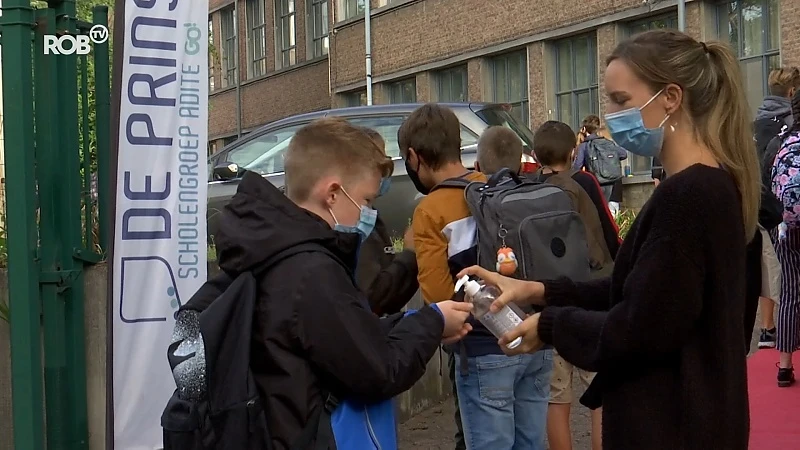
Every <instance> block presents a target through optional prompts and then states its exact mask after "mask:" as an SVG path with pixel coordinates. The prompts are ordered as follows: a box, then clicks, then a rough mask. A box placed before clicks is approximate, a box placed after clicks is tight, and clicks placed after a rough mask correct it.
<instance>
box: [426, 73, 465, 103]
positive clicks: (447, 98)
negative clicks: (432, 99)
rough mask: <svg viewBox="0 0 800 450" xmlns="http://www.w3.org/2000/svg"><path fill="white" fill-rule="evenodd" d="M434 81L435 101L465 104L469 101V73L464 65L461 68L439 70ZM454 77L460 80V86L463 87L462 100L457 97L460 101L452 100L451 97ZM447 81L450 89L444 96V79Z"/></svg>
mask: <svg viewBox="0 0 800 450" xmlns="http://www.w3.org/2000/svg"><path fill="white" fill-rule="evenodd" d="M434 77H435V78H434V80H435V83H436V100H437V101H439V102H444V103H466V102H468V101H469V72H468V69H467V66H466V65H461V66H454V67H448V68H446V69H442V70H439V71H437V72H436V73H435V75H434ZM456 77H458V78H461V86H463V88H464V89H463V90H462V92H461V94H463V98H461V97H459V98H460V99H457V100H454V97H453V95H452V94H453V80H454V79H456ZM445 78H447V79H449V82H450V88H449V90H448V91H449V92H447V95H443V94H444V87H443V85H444V83H443V81H444V79H445Z"/></svg>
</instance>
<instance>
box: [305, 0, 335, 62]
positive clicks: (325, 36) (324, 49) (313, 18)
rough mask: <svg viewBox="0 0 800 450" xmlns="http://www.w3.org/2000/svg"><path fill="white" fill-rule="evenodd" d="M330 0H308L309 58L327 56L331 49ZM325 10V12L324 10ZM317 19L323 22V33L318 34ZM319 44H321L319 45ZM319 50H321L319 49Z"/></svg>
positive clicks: (307, 40)
mask: <svg viewBox="0 0 800 450" xmlns="http://www.w3.org/2000/svg"><path fill="white" fill-rule="evenodd" d="M328 8H329V4H328V0H308V1H307V2H306V11H307V14H306V34H307V36H306V42H307V43H308V45H307V47H308V55H309V56H310V58H309V59H313V58H322V57H323V56H327V55H328V52H329V50H330V37H329V31H330V27H329V24H328V22H329V12H330V11H329V10H328ZM318 11H319V12H320V14H317V12H318ZM323 11H324V14H322V12H323ZM317 21H320V22H322V33H321V34H319V35H317ZM317 44H319V45H317ZM318 50H319V51H318Z"/></svg>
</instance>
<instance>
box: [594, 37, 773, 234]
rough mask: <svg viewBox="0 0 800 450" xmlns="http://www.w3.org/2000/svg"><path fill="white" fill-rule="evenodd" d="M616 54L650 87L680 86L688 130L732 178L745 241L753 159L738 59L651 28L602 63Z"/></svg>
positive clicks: (756, 190)
mask: <svg viewBox="0 0 800 450" xmlns="http://www.w3.org/2000/svg"><path fill="white" fill-rule="evenodd" d="M616 59H621V60H623V61H625V62H626V63H627V64H628V66H629V67H630V68H631V69H632V70H633V71H634V73H635V74H636V75H637V76H638V77H639V78H640V79H642V80H643V81H645V82H646V83H647V84H648V85H649V86H650V88H651V89H652V91H653V92H657V91H659V90H660V89H662V88H664V87H665V86H666V85H668V84H672V83H674V84H677V85H678V86H680V87H681V88H682V89H683V92H684V97H683V105H682V106H683V109H684V111H686V113H687V114H688V115H689V117H690V118H691V121H692V124H693V127H694V132H695V133H696V135H697V137H698V139H699V140H700V141H701V142H703V143H704V144H705V145H706V146H707V147H708V148H709V149H710V150H711V152H712V153H713V155H714V157H715V158H716V159H717V161H719V162H720V163H721V164H722V165H723V166H724V167H725V169H726V170H727V171H728V172H729V173H730V174H731V175H732V176H733V178H734V180H735V182H736V186H737V188H738V190H739V193H740V195H741V198H742V216H743V218H744V228H745V233H746V238H747V240H748V242H749V241H750V239H752V238H753V236H754V235H755V233H756V227H757V225H758V209H759V206H760V205H759V204H760V201H761V181H760V175H759V162H758V158H757V156H756V149H755V141H754V140H753V128H752V124H753V121H752V116H751V113H750V106H749V105H748V103H747V97H746V95H745V90H744V87H743V85H742V73H741V70H740V69H739V61H738V59H737V58H736V56H735V55H734V53H733V52H732V51H731V49H730V47H729V46H728V44H725V43H722V42H719V41H710V42H706V43H701V42H698V41H696V40H695V39H694V38H692V37H690V36H689V35H687V34H685V33H681V32H679V31H673V30H654V31H648V32H645V33H642V34H639V35H636V36H634V37H633V38H631V39H629V40H627V41H625V42H623V43H621V44H619V45H618V46H617V48H616V49H615V50H614V52H613V53H612V54H611V56H609V57H608V59H607V60H606V64H609V63H611V61H614V60H616Z"/></svg>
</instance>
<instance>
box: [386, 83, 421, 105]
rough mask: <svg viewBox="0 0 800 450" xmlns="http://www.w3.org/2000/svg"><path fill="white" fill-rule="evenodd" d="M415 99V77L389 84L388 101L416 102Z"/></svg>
mask: <svg viewBox="0 0 800 450" xmlns="http://www.w3.org/2000/svg"><path fill="white" fill-rule="evenodd" d="M416 101H417V80H416V79H415V78H409V79H407V80H402V81H395V82H394V83H391V84H389V103H416Z"/></svg>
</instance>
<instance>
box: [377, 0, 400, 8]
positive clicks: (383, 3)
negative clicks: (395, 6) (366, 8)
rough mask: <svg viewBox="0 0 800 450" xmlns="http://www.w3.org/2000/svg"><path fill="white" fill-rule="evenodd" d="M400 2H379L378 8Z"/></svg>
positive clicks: (382, 0)
mask: <svg viewBox="0 0 800 450" xmlns="http://www.w3.org/2000/svg"><path fill="white" fill-rule="evenodd" d="M397 1H398V0H378V8H380V7H381V6H386V5H391V4H392V3H397Z"/></svg>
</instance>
